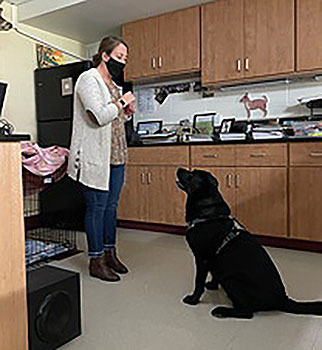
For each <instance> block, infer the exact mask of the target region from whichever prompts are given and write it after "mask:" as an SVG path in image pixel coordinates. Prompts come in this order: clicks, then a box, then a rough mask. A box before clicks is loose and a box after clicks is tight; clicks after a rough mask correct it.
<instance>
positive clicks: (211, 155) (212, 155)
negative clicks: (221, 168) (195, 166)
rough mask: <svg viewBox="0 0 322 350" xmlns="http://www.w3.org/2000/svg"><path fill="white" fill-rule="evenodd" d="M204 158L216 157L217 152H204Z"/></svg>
mask: <svg viewBox="0 0 322 350" xmlns="http://www.w3.org/2000/svg"><path fill="white" fill-rule="evenodd" d="M203 157H204V158H218V154H204V155H203Z"/></svg>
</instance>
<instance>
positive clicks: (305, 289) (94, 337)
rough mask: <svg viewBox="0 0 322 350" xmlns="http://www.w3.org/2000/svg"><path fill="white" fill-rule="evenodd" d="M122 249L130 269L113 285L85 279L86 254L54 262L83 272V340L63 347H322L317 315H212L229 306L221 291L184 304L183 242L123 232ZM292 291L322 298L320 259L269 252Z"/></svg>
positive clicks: (190, 270)
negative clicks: (235, 317)
mask: <svg viewBox="0 0 322 350" xmlns="http://www.w3.org/2000/svg"><path fill="white" fill-rule="evenodd" d="M119 251H120V256H122V258H123V260H124V262H126V264H127V265H128V266H129V267H130V269H131V271H130V273H129V274H128V275H126V276H124V277H123V278H122V281H121V282H119V283H117V284H112V283H104V282H101V281H99V280H96V279H93V278H91V277H89V276H88V270H87V258H86V256H85V255H84V254H81V255H78V256H74V257H72V258H69V259H67V260H64V261H61V262H59V263H56V264H55V265H58V266H62V267H65V268H68V269H72V270H77V271H80V272H81V276H82V307H83V308H82V322H83V335H82V336H81V337H79V338H78V339H76V340H74V341H73V342H71V343H69V344H67V345H65V346H63V347H62V349H64V350H74V349H75V350H105V349H106V350H180V349H184V350H212V349H218V350H309V349H310V350H311V349H312V350H320V349H322V317H321V318H319V317H313V316H295V315H288V314H283V313H279V312H270V313H260V314H257V315H256V316H255V317H254V319H252V320H250V321H246V320H231V319H229V320H219V319H215V318H213V317H211V315H210V313H209V312H210V310H211V309H212V308H213V307H214V305H216V304H224V303H229V301H228V300H227V298H226V297H225V295H224V293H223V291H222V290H220V291H207V292H206V293H205V294H204V296H203V298H202V302H201V304H199V305H198V306H194V307H189V306H186V305H184V304H183V303H182V302H181V299H182V297H183V296H184V295H185V294H187V293H189V292H190V291H191V289H192V285H193V274H194V265H193V258H192V255H191V253H190V250H189V249H188V247H187V245H186V242H185V240H184V237H182V236H175V235H167V234H162V233H152V232H143V231H133V230H120V235H119ZM269 252H270V254H271V255H272V257H273V259H274V260H275V262H276V264H277V265H278V267H279V269H280V271H281V273H282V276H283V279H284V281H285V284H286V285H287V289H288V292H289V294H290V295H291V296H292V297H294V298H297V299H302V300H305V299H306V300H309V299H320V300H322V254H313V253H307V252H298V251H290V250H285V249H269Z"/></svg>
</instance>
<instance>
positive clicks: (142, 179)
mask: <svg viewBox="0 0 322 350" xmlns="http://www.w3.org/2000/svg"><path fill="white" fill-rule="evenodd" d="M140 176H141V184H142V185H144V184H145V173H141V174H140Z"/></svg>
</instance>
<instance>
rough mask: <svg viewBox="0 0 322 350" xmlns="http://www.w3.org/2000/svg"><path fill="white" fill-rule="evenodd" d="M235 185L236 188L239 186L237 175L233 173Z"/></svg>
mask: <svg viewBox="0 0 322 350" xmlns="http://www.w3.org/2000/svg"><path fill="white" fill-rule="evenodd" d="M235 187H236V188H238V187H239V175H238V174H236V175H235Z"/></svg>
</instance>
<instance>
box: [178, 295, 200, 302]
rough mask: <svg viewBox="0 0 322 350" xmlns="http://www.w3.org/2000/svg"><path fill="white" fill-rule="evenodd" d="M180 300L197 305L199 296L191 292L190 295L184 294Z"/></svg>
mask: <svg viewBox="0 0 322 350" xmlns="http://www.w3.org/2000/svg"><path fill="white" fill-rule="evenodd" d="M182 301H183V302H184V303H185V304H188V305H197V304H199V298H198V297H196V296H194V295H193V294H192V295H187V296H185V297H184V298H183V299H182Z"/></svg>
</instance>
